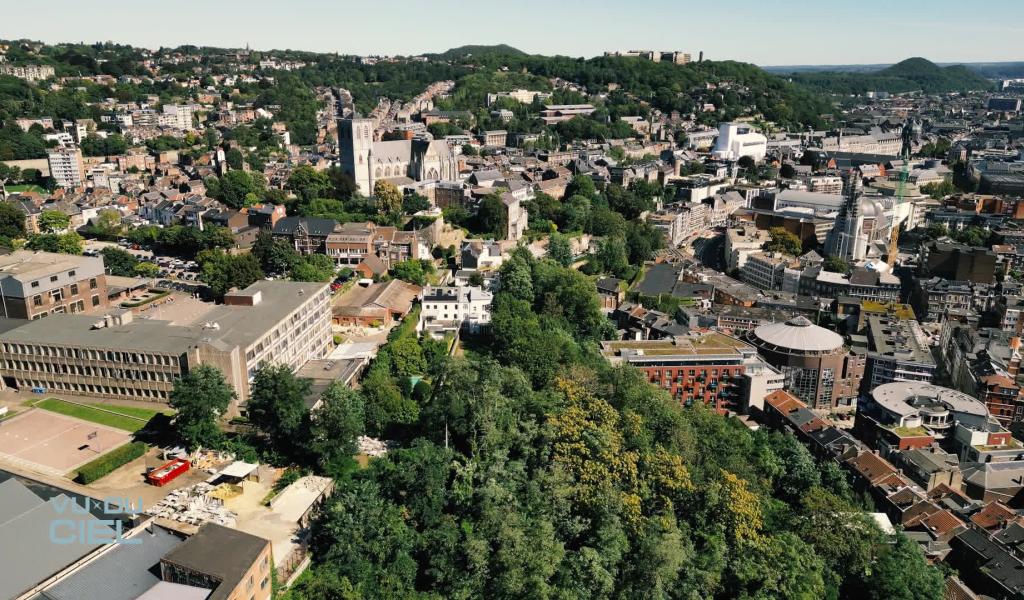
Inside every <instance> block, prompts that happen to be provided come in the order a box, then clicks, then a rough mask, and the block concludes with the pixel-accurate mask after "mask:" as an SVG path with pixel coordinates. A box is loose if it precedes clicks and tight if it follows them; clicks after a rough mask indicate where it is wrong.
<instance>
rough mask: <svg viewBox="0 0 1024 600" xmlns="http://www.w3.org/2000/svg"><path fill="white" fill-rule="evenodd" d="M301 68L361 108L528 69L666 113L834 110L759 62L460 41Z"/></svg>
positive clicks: (512, 81) (771, 116)
mask: <svg viewBox="0 0 1024 600" xmlns="http://www.w3.org/2000/svg"><path fill="white" fill-rule="evenodd" d="M445 57H448V58H445ZM298 73H299V76H300V77H302V78H303V79H305V80H306V81H307V82H308V83H310V84H313V85H338V86H341V87H345V88H347V89H349V90H350V91H352V94H353V96H354V97H355V99H356V102H357V104H359V105H360V106H363V107H367V106H371V107H372V106H373V104H375V103H376V98H377V96H378V95H389V97H391V98H398V99H406V98H411V97H412V96H414V95H416V94H418V93H419V92H420V91H422V89H423V87H425V86H426V85H427V84H428V83H430V81H435V80H437V79H442V78H443V79H454V80H456V81H457V83H459V84H463V83H473V82H474V80H475V82H476V83H481V81H480V80H481V79H485V80H486V84H487V85H488V86H490V89H488V90H486V91H490V92H495V91H507V90H509V89H513V88H514V87H521V86H523V85H524V82H523V80H522V79H521V78H517V76H519V75H524V74H529V75H531V76H534V77H535V78H536V77H539V78H545V79H547V78H554V77H558V78H561V79H564V80H566V81H570V82H574V83H578V84H582V85H583V86H585V87H586V89H587V91H588V92H590V93H597V92H606V91H608V90H609V85H610V84H617V86H618V89H620V90H621V93H622V94H628V95H630V96H632V97H633V99H634V100H635V101H637V102H643V103H647V104H649V105H650V106H651V107H653V108H657V109H660V110H662V111H664V112H671V111H674V110H678V111H680V112H682V113H684V114H685V113H690V112H697V113H700V112H701V107H702V105H703V104H704V103H711V104H714V105H715V107H716V109H719V110H721V114H718V115H716V118H717V119H718V120H730V119H733V118H736V117H739V116H744V115H750V114H754V113H760V114H761V115H762V116H763V117H764V118H765V119H766V120H769V121H774V122H776V123H779V124H780V125H782V126H797V125H814V126H819V125H821V124H822V122H821V115H822V114H824V113H829V112H831V106H830V105H829V103H828V102H827V101H825V100H824V99H823V98H822V97H821V96H820V95H819V94H818V93H817V92H811V91H808V90H806V89H803V88H801V87H799V86H796V85H794V84H791V83H789V82H787V81H785V80H784V79H783V78H781V77H778V76H775V75H772V74H769V73H767V72H765V71H764V70H762V69H760V68H759V67H757V66H755V65H751V64H746V63H740V62H733V61H704V62H702V63H691V64H688V65H674V64H670V63H654V62H651V61H647V60H642V59H639V58H630V57H597V58H591V59H583V58H572V57H565V56H541V55H530V54H524V53H522V52H521V51H519V50H516V49H515V48H510V47H508V46H484V47H480V46H463V47H461V48H454V49H452V50H449V51H447V52H444V53H442V54H439V55H434V56H433V57H432V60H431V61H430V62H426V63H423V62H410V63H378V64H377V65H359V64H356V63H354V62H352V61H349V60H344V59H331V58H327V57H325V58H324V59H323V60H321V61H319V62H318V63H317V64H315V65H311V66H310V67H308V68H306V69H303V70H301V71H299V72H298ZM471 76H474V77H472V78H471V79H468V80H467V78H470V77H471Z"/></svg>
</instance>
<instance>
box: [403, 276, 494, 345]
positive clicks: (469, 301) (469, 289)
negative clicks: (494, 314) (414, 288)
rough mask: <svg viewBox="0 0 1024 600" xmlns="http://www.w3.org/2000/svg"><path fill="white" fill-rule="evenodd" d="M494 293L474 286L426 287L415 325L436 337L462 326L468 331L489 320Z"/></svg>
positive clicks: (479, 326) (474, 329)
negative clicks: (418, 318) (418, 317)
mask: <svg viewBox="0 0 1024 600" xmlns="http://www.w3.org/2000/svg"><path fill="white" fill-rule="evenodd" d="M493 299H494V295H493V294H491V293H490V292H488V291H485V290H484V289H483V288H480V287H475V286H468V285H467V286H458V287H427V288H424V290H423V303H422V308H421V309H420V321H419V324H418V327H417V329H418V330H419V331H426V332H428V333H430V334H431V335H434V336H436V337H440V336H443V335H444V333H446V332H448V331H458V330H459V329H461V328H463V327H465V328H466V329H468V330H469V331H470V332H472V333H476V332H479V331H480V329H481V328H483V327H484V326H485V325H487V324H489V323H490V322H491V300H493Z"/></svg>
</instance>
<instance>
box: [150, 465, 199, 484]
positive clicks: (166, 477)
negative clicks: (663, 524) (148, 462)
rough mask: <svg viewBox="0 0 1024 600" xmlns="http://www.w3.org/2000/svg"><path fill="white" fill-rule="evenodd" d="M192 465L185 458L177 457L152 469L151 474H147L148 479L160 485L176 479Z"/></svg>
mask: <svg viewBox="0 0 1024 600" xmlns="http://www.w3.org/2000/svg"><path fill="white" fill-rule="evenodd" d="M191 466H192V465H191V463H189V462H188V461H187V460H185V459H184V458H176V459H174V460H172V461H171V462H169V463H167V464H166V465H164V466H162V467H160V468H158V469H153V470H152V471H150V472H149V475H146V481H148V482H149V483H151V484H153V485H155V486H157V487H160V486H163V485H166V484H168V483H170V482H171V481H174V479H175V478H176V477H177V476H178V475H181V474H182V473H184V472H185V471H188V470H189V467H191Z"/></svg>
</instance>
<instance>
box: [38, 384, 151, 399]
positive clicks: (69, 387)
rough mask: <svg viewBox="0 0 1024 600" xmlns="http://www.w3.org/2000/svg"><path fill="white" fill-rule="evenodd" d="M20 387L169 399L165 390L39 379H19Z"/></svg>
mask: <svg viewBox="0 0 1024 600" xmlns="http://www.w3.org/2000/svg"><path fill="white" fill-rule="evenodd" d="M18 386H19V387H23V388H33V387H42V388H46V389H48V390H59V391H65V392H78V393H80V394H92V395H98V396H116V397H122V398H128V399H136V398H148V399H152V400H167V398H168V392H167V391H165V390H153V389H149V388H124V387H119V386H110V385H95V384H92V383H74V382H70V381H43V380H38V379H18Z"/></svg>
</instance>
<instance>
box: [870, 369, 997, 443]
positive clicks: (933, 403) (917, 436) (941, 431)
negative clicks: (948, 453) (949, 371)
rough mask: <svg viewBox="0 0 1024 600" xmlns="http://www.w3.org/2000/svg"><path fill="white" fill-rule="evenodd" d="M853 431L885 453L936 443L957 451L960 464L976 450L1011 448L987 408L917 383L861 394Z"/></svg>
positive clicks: (960, 395) (895, 384)
mask: <svg viewBox="0 0 1024 600" xmlns="http://www.w3.org/2000/svg"><path fill="white" fill-rule="evenodd" d="M855 431H857V432H858V437H859V438H860V439H862V440H864V441H865V442H866V443H867V444H868V445H869V446H871V447H873V448H875V449H876V450H879V451H880V452H882V453H883V454H888V453H890V452H893V451H897V450H908V449H911V448H924V447H928V446H931V445H932V444H933V443H935V442H939V443H946V445H947V447H949V448H950V449H953V448H954V447H956V449H958V450H960V451H961V453H962V456H961V458H962V459H964V460H966V459H968V458H970V459H971V460H974V459H975V458H976V457H977V450H979V449H981V450H986V449H987V451H988V452H993V451H995V450H996V449H998V448H1003V447H1005V446H1007V445H1008V444H1011V443H1012V436H1011V435H1010V432H1009V431H1007V430H1006V429H1004V428H1003V427H1002V426H1001V425H1000V424H999V422H998V421H997V420H996V419H995V418H993V417H992V415H991V414H990V413H989V410H988V408H987V407H986V406H985V403H983V402H982V401H980V400H978V399H977V398H975V397H973V396H970V395H968V394H965V393H963V392H958V391H956V390H951V389H949V388H944V387H941V386H937V385H932V384H930V383H924V382H920V381H898V382H893V383H886V384H883V385H880V386H878V387H876V388H874V389H872V390H871V391H870V392H868V393H867V394H865V396H864V400H863V401H862V402H860V403H859V405H858V406H857V420H856V423H855ZM976 446H977V447H978V448H975V447H976ZM972 451H973V452H972ZM980 462H984V461H980Z"/></svg>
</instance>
